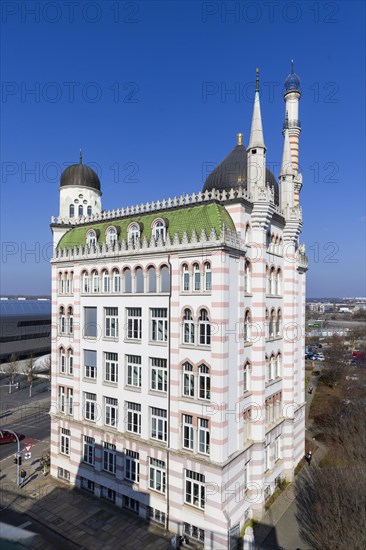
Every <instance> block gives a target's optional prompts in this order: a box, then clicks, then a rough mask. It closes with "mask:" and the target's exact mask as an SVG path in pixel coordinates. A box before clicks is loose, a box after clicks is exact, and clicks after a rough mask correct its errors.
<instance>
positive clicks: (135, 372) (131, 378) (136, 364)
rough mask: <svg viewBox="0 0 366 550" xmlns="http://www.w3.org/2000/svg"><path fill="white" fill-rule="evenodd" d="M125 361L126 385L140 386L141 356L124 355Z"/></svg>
mask: <svg viewBox="0 0 366 550" xmlns="http://www.w3.org/2000/svg"><path fill="white" fill-rule="evenodd" d="M126 361H127V369H126V372H127V386H134V387H135V388H141V357H140V356H139V355H126Z"/></svg>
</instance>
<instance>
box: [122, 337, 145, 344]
mask: <svg viewBox="0 0 366 550" xmlns="http://www.w3.org/2000/svg"><path fill="white" fill-rule="evenodd" d="M123 341H124V343H125V344H141V343H142V339H141V338H125V339H124V340H123Z"/></svg>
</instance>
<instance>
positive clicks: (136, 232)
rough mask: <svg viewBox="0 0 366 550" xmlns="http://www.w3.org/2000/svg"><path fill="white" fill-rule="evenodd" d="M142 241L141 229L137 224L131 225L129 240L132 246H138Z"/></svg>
mask: <svg viewBox="0 0 366 550" xmlns="http://www.w3.org/2000/svg"><path fill="white" fill-rule="evenodd" d="M139 239H140V229H139V226H138V225H137V223H133V224H132V225H130V228H129V230H128V240H129V242H130V244H131V245H132V246H136V245H137V244H138V242H139Z"/></svg>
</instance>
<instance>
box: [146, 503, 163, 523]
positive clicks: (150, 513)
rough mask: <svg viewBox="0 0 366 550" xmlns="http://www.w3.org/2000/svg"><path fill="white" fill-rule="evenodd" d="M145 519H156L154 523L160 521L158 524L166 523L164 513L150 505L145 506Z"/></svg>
mask: <svg viewBox="0 0 366 550" xmlns="http://www.w3.org/2000/svg"><path fill="white" fill-rule="evenodd" d="M146 519H149V520H151V521H156V523H160V525H164V526H165V524H166V514H165V513H164V512H161V510H158V509H157V508H152V507H151V506H148V507H147V511H146Z"/></svg>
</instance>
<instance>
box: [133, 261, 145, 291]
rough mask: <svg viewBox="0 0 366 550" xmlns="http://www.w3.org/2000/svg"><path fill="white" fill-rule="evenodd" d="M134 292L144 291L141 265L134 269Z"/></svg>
mask: <svg viewBox="0 0 366 550" xmlns="http://www.w3.org/2000/svg"><path fill="white" fill-rule="evenodd" d="M135 292H140V293H142V292H144V272H143V271H142V269H141V267H136V269H135Z"/></svg>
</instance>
